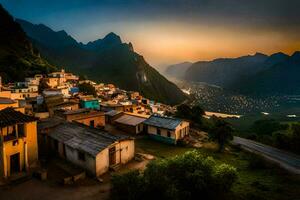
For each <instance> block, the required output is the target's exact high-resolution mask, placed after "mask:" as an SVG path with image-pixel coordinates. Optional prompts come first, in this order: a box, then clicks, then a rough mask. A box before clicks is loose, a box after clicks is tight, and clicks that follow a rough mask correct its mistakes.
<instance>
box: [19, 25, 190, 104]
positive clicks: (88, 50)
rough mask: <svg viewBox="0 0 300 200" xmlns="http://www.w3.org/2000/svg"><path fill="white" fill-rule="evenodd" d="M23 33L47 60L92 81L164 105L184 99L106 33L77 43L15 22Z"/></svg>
mask: <svg viewBox="0 0 300 200" xmlns="http://www.w3.org/2000/svg"><path fill="white" fill-rule="evenodd" d="M18 22H19V23H20V24H21V26H22V27H23V29H24V31H25V32H26V33H27V34H28V35H29V36H30V38H31V40H32V42H33V43H34V44H35V45H36V47H37V48H38V49H39V51H40V52H41V54H42V55H43V56H45V57H46V58H47V60H48V61H49V62H51V63H53V64H55V65H58V66H64V67H66V69H68V70H71V71H73V72H75V73H79V74H82V75H87V76H88V78H90V79H93V80H95V81H102V82H110V83H114V84H116V85H118V86H119V87H120V88H122V89H125V90H136V91H140V92H141V93H142V94H143V95H144V96H145V97H147V98H150V99H153V100H157V101H159V102H162V103H167V104H172V105H174V104H178V103H181V102H182V101H184V100H185V98H186V96H185V95H184V94H183V92H182V91H181V90H180V89H179V88H178V87H177V86H176V85H175V84H173V83H171V82H170V81H168V80H167V79H166V78H165V77H163V76H162V75H161V74H160V73H158V72H157V71H156V70H155V69H154V68H153V67H151V66H150V65H149V64H148V63H147V62H146V61H145V60H144V58H143V57H142V56H141V55H139V54H137V53H136V52H134V49H133V46H132V44H131V43H129V44H127V43H123V42H122V41H121V38H120V37H119V36H118V35H116V34H114V33H109V34H108V35H106V36H105V37H104V38H103V39H98V40H96V41H92V42H89V43H87V44H82V43H78V42H77V41H76V40H75V39H73V38H72V37H71V36H70V35H68V34H67V33H66V32H65V31H58V32H55V31H53V30H51V29H50V28H48V27H47V26H45V25H34V24H31V23H29V22H26V21H24V20H18Z"/></svg>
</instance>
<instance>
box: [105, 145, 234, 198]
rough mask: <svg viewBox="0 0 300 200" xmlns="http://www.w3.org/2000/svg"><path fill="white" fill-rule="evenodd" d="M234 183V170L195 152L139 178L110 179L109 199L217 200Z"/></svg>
mask: <svg viewBox="0 0 300 200" xmlns="http://www.w3.org/2000/svg"><path fill="white" fill-rule="evenodd" d="M236 179H237V172H236V169H235V168H234V167H232V166H230V165H226V164H216V162H215V161H214V159H213V158H211V157H204V156H202V155H201V154H200V153H199V152H197V151H195V150H194V151H190V152H186V153H185V154H183V155H181V156H175V157H173V158H171V159H162V160H157V161H153V162H151V163H149V164H148V166H147V168H146V170H145V171H144V173H143V174H140V173H139V172H130V173H128V174H124V175H119V176H114V177H113V181H112V185H113V187H112V192H111V193H112V196H113V199H145V200H148V199H149V200H150V199H151V200H153V199H170V200H171V199H172V200H173V199H174V200H182V199H184V200H189V199H199V197H201V198H203V199H217V198H218V197H222V195H224V194H226V193H228V192H229V191H230V189H231V187H232V185H233V183H234V182H235V181H236Z"/></svg>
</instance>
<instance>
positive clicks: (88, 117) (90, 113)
mask: <svg viewBox="0 0 300 200" xmlns="http://www.w3.org/2000/svg"><path fill="white" fill-rule="evenodd" d="M55 114H56V115H59V116H61V117H63V118H64V119H65V120H67V121H69V122H72V121H76V122H79V123H82V124H85V125H87V126H90V127H94V128H96V127H97V128H104V126H105V115H104V112H100V111H97V110H91V109H87V108H81V109H77V110H67V111H65V110H57V111H56V112H55Z"/></svg>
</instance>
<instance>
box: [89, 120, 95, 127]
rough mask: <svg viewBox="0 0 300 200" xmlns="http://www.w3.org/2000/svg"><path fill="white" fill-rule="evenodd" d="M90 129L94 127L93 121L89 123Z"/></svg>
mask: <svg viewBox="0 0 300 200" xmlns="http://www.w3.org/2000/svg"><path fill="white" fill-rule="evenodd" d="M90 127H91V128H94V127H95V120H91V121H90Z"/></svg>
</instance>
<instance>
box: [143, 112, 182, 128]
mask: <svg viewBox="0 0 300 200" xmlns="http://www.w3.org/2000/svg"><path fill="white" fill-rule="evenodd" d="M182 121H183V120H182V119H178V118H172V117H162V116H156V115H152V116H151V117H150V118H148V119H146V120H145V121H144V124H146V125H150V126H156V127H160V128H165V129H169V130H174V129H176V127H177V126H178V125H179V124H180V123H181V122H182Z"/></svg>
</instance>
